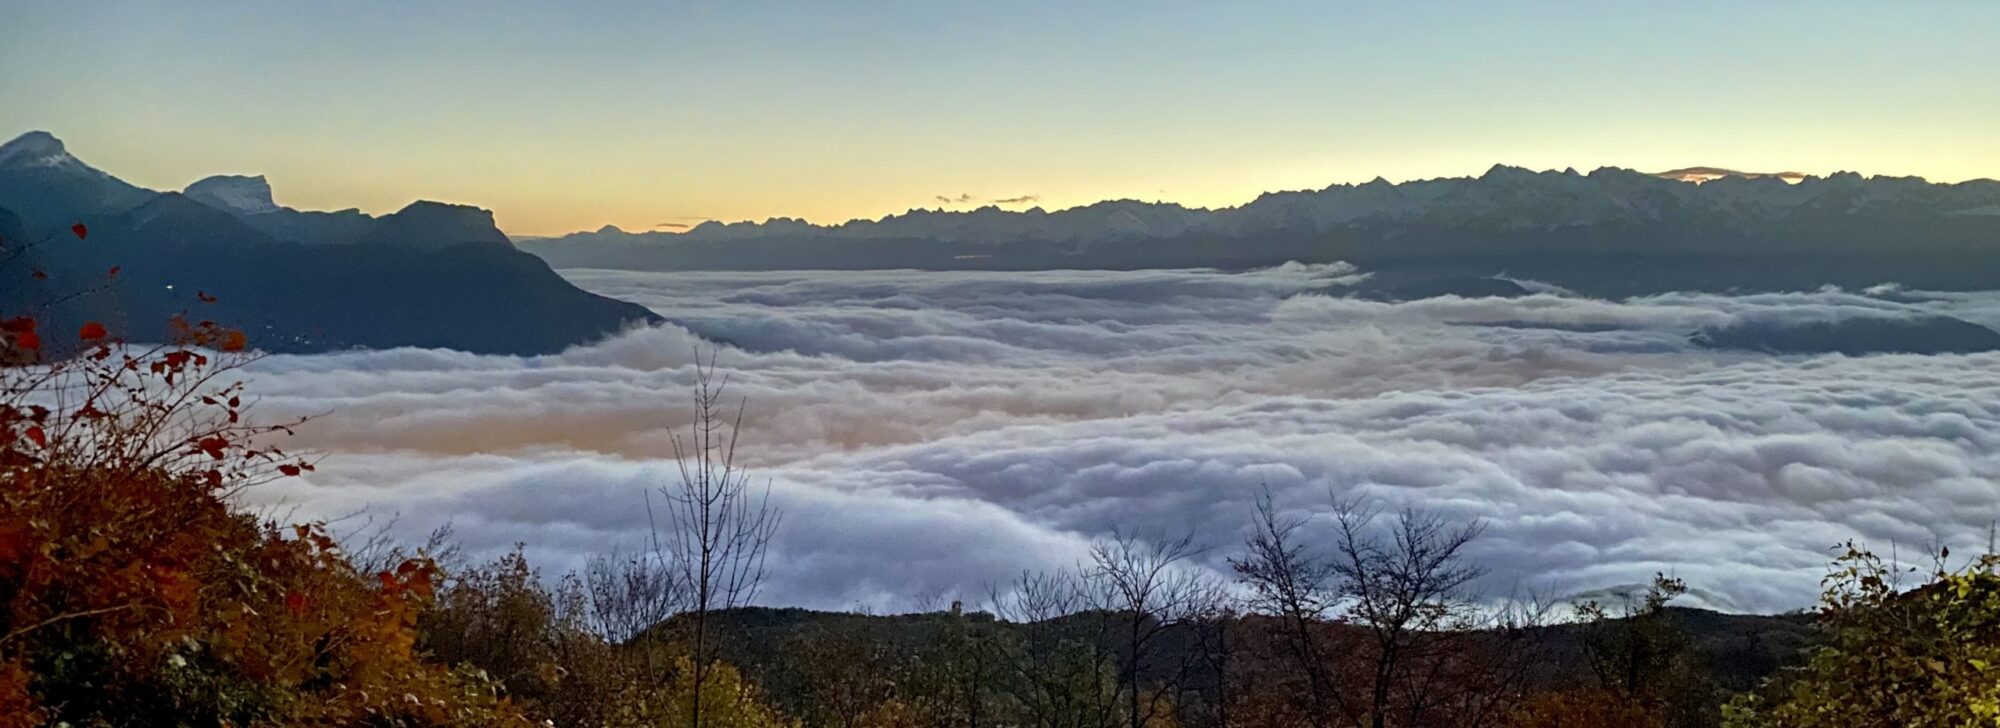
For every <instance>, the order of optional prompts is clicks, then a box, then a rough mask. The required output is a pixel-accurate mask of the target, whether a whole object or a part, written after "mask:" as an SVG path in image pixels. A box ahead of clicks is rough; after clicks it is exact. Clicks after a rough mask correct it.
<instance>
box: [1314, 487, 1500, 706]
mask: <svg viewBox="0 0 2000 728" xmlns="http://www.w3.org/2000/svg"><path fill="white" fill-rule="evenodd" d="M1333 515H1334V523H1335V525H1336V526H1337V527H1338V531H1339V534H1338V536H1337V537H1336V539H1337V540H1336V542H1335V544H1334V548H1335V550H1336V551H1337V552H1338V555H1337V556H1336V557H1335V560H1334V566H1333V570H1334V573H1336V574H1338V575H1339V576H1340V579H1341V585H1342V591H1343V592H1344V594H1343V595H1344V596H1345V597H1346V600H1347V604H1346V612H1347V615H1348V616H1349V617H1350V618H1352V619H1354V620H1355V621H1357V622H1359V623H1360V624H1362V625H1363V626H1365V627H1367V628H1368V630H1369V633H1370V635H1371V636H1372V637H1373V642H1374V654H1373V658H1374V659H1373V662H1374V666H1373V667H1374V670H1373V677H1374V680H1373V685H1372V687H1371V690H1370V691H1369V710H1368V715H1369V719H1370V725H1372V726H1374V728H1383V726H1385V725H1387V724H1388V719H1389V715H1390V713H1391V712H1402V713H1404V714H1405V715H1406V716H1407V717H1406V720H1405V722H1404V724H1405V725H1419V724H1421V719H1422V716H1423V714H1424V713H1425V711H1427V710H1428V709H1429V708H1430V707H1431V702H1430V701H1429V700H1427V698H1428V697H1429V695H1430V693H1429V691H1427V690H1423V689H1422V688H1423V687H1426V683H1424V682H1423V681H1422V680H1421V677H1422V673H1423V672H1424V671H1425V670H1426V669H1428V668H1431V667H1432V666H1433V665H1434V664H1435V663H1436V662H1437V661H1438V660H1439V659H1440V658H1444V657H1448V656H1449V653H1448V652H1443V651H1440V650H1449V649H1451V647H1450V645H1449V641H1447V640H1441V639H1438V638H1439V637H1440V636H1441V635H1446V634H1449V633H1452V632H1460V631H1464V630H1465V629H1466V628H1468V627H1470V626H1471V624H1470V623H1469V622H1470V619H1469V616H1468V612H1469V609H1468V607H1469V606H1470V603H1469V602H1468V601H1467V600H1466V599H1465V596H1466V595H1465V593H1464V590H1465V588H1466V586H1467V585H1468V584H1470V583H1471V582H1472V581H1473V580H1474V579H1477V578H1479V576H1480V574H1481V573H1482V571H1481V569H1480V568H1479V567H1477V566H1473V565H1471V564H1467V563H1465V562H1464V554H1463V551H1464V549H1465V545H1466V544H1468V543H1470V542H1471V541H1472V539H1474V538H1476V537H1478V536H1479V533H1480V531H1481V530H1483V526H1482V524H1480V523H1477V522H1474V523H1469V524H1464V525H1459V526H1453V525H1451V524H1450V523H1449V522H1447V521H1446V520H1445V518H1444V517H1443V516H1442V515H1439V514H1436V513H1432V512H1428V511H1419V510H1416V509H1409V508H1406V509H1404V510H1402V511H1401V512H1399V513H1398V514H1397V515H1396V518H1395V522H1394V523H1393V524H1391V525H1390V527H1389V535H1388V537H1387V538H1386V539H1385V538H1382V537H1380V536H1378V535H1375V534H1372V533H1370V531H1371V529H1370V526H1371V525H1372V524H1373V523H1374V522H1375V519H1376V517H1377V516H1378V515H1380V511H1378V510H1376V509H1375V508H1373V507H1371V506H1367V505H1365V504H1362V503H1359V502H1355V501H1335V503H1334V513H1333ZM1399 688H1401V689H1403V690H1404V691H1405V692H1406V694H1405V695H1403V696H1400V697H1401V698H1402V699H1401V700H1398V699H1397V698H1398V697H1399V696H1397V695H1396V694H1395V693H1396V692H1398V690H1399ZM1399 702H1400V703H1401V706H1400V707H1401V709H1402V710H1401V711H1397V710H1396V709H1397V708H1398V707H1399V706H1398V705H1397V703H1399Z"/></svg>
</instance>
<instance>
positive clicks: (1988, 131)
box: [0, 0, 2000, 234]
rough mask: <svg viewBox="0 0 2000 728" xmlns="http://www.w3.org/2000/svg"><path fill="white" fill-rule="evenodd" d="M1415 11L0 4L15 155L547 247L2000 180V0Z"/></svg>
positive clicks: (1126, 6) (4, 113)
mask: <svg viewBox="0 0 2000 728" xmlns="http://www.w3.org/2000/svg"><path fill="white" fill-rule="evenodd" d="M572 5H574V6H575V7H572ZM1389 5H1391V4H1390V3H1373V2H1371V3H1322V2H1292V3H1275V2H1270V3H1267V2H1227V3H1223V2H1097V3H1084V2H1040V1H1030V0H1017V1H1016V2H1010V3H978V4H972V3H950V4H947V3H942V2H838V3H836V2H825V3H811V4H808V3H803V2H799V3H764V2H712V3H710V2H704V3H669V2H659V3H651V2H646V3H642V2H615V1H605V2H591V3H573V4H570V3H564V4H558V3H555V2H546V3H527V2H430V3H417V2H364V1H355V2H331V3H329V2H285V1H272V0H262V1H259V2H198V3H197V2H189V3H169V2H101V3H100V2H75V3H68V2H65V3H53V2H40V1H29V0H0V136H12V135H13V134H17V133H19V132H22V131H26V130H28V129H47V130H49V131H52V132H54V133H55V134H56V135H57V136H59V137H62V138H63V139H64V140H65V141H66V142H68V143H69V146H70V150H71V151H72V152H74V153H76V154H77V155H78V156H80V157H83V158H84V159H85V160H87V161H89V162H91V163H93V164H95V165H97V166H99V167H101V168H104V169H106V170H107V171H110V172H112V173H114V174H117V175H119V176H121V177H124V178H126V179H128V180H130V181H133V182H135V183H138V184H142V185H145V186H149V187H154V188H162V189H164V188H179V187H181V186H184V185H186V184H187V183H188V182H191V181H193V180H195V179H198V178H200V177H203V176H206V175H207V174H211V173H220V172H235V173H251V174H256V173H261V174H265V175H268V176H269V177H270V179H271V182H272V184H273V186H274V187H275V188H276V191H277V198H278V201H279V202H280V203H282V204H287V205H292V206H295V207H303V208H309V209H333V208H344V207H360V208H362V209H364V210H368V211H371V212H383V211H390V210H393V209H395V208H398V207H400V206H402V205H403V204H405V203H407V202H409V201H410V200H413V199H417V198H428V199H441V200H447V201H453V202H465V203H472V204H477V205H481V206H484V207H488V208H492V209H493V210H495V212H496V213H497V215H498V218H499V221H500V224H501V226H502V227H503V228H504V229H506V230H507V231H509V232H510V233H515V234H549V233H559V232H565V231H570V230H577V229H588V228H595V227H597V226H599V225H603V224H606V223H612V224H617V225H619V226H621V227H624V228H626V229H630V230H644V229H650V228H653V227H654V226H655V225H658V224H661V223H680V224H685V223H689V222H695V221H698V220H699V219H703V218H720V219H724V220H736V219H763V218H765V217H769V216H778V215H784V216H795V217H804V218H807V219H810V220H813V221H816V222H836V221H840V220H844V219H847V218H851V217H876V216H880V215H883V214H886V213H892V212H900V211H903V210H906V209H908V208H911V207H936V206H938V205H939V203H938V202H937V200H936V199H935V197H936V196H938V195H947V196H953V197H956V196H958V195H961V194H964V195H971V196H973V197H975V198H979V199H982V200H985V199H997V198H1011V197H1021V196H1028V195H1033V196H1037V197H1039V198H1040V204H1042V205H1044V206H1048V207H1051V208H1054V207H1067V206H1072V205H1077V204H1084V203H1088V202H1092V201H1096V200H1099V199H1104V198H1116V197H1133V198H1139V199H1147V200H1153V199H1164V200H1172V201H1178V202H1183V203H1187V204H1191V205H1201V206H1224V205H1233V204H1240V203H1242V202H1246V201H1248V200H1250V199H1251V198H1253V197H1255V196H1256V195H1257V194H1258V193H1259V192H1262V191H1266V190H1275V189H1297V188H1306V187H1321V186H1325V185H1327V184H1330V183H1335V182H1360V181H1366V180H1368V179H1370V178H1373V177H1376V176H1378V175H1379V176H1383V177H1387V178H1389V179H1392V180H1404V179H1411V178H1423V177H1434V176H1461V175H1471V174H1478V173H1480V172H1482V171H1483V170H1484V169H1485V168H1486V167H1488V166H1490V165H1492V164H1493V163H1496V162H1505V163H1509V164H1516V165H1522V166H1528V167H1534V168H1561V167H1566V166H1574V167H1577V168H1579V169H1589V168H1593V167H1598V166H1606V165H1611V166H1622V167H1634V168H1639V169H1644V170H1648V171H1658V170H1662V169H1668V168H1673V167H1681V166H1690V165H1717V166H1726V167H1734V168H1740V169H1751V170H1772V171H1774V170H1779V169H1784V170H1798V171H1802V172H1810V173H1826V172H1831V171H1834V170H1840V169H1855V170H1859V171H1862V172H1866V173H1871V174H1878V173H1879V174H1915V175H1922V176H1925V177H1929V178H1931V179H1934V180H1950V181H1956V180H1962V179H1968V178H1974V177H1993V176H2000V42H1996V39H2000V2H1992V1H1991V0H1976V1H1967V2H1934V3H1922V4H1919V3H1880V2H1870V3H1861V2H1757V3H1744V2H1740V1H1739V2H1674V3H1646V4H1641V3H1624V2H1611V3H1607V2H1601V1H1595V2H1518V3H1508V4H1506V7H1498V6H1499V5H1501V4H1500V3H1473V2H1433V3H1400V4H1395V5H1396V7H1388V6H1389ZM967 206H969V205H953V206H952V207H954V208H962V207H967ZM1025 206H1026V204H1025V203H1023V204H1015V205H1011V207H1013V208H1021V207H1025Z"/></svg>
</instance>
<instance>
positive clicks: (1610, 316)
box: [252, 265, 2000, 611]
mask: <svg viewBox="0 0 2000 728" xmlns="http://www.w3.org/2000/svg"><path fill="white" fill-rule="evenodd" d="M568 275H569V277H571V278H572V279H573V280H575V281H577V282H578V283H579V284H581V285H583V286H584V287H586V288H589V289H591V290H593V291H596V292H599V293H604V294H607V295H611V296H616V297H620V298H624V299H626V300H632V301H636V302H638V303H641V304H644V305H646V306H649V307H651V308H653V309H654V310H655V311H658V312H660V313H662V314H663V315H666V316H667V317H669V318H670V319H672V320H673V321H674V324H673V325H669V326H662V327H657V328H651V329H645V330H638V331H631V332H628V333H626V334H624V335H621V336H618V337H615V338H613V339H610V340H608V341H605V342H603V343H601V344H598V345H595V346H590V347H582V348H577V349H572V350H570V351H568V352H565V353H563V354H560V355H555V356H546V357H534V358H519V357H496V356H475V355H469V354H463V353H457V352H449V351H436V350H413V349H402V350H392V351H378V352H354V353H338V354H325V355H315V356H284V357H273V358H271V359H267V360H265V361H263V362H261V363H260V364H259V365H258V366H257V368H256V371H255V372H253V380H254V381H253V383H252V388H253V390H254V391H256V392H259V393H261V394H262V395H263V400H262V401H261V402H260V403H259V408H260V412H261V413H263V414H264V415H266V416H273V417H276V416H283V415H291V414H305V413H319V412H327V413H330V414H328V415H327V416H325V417H323V418H321V419H319V420H318V421H316V422H314V423H312V424H310V425H309V426H308V427H307V428H305V430H304V431H303V432H302V433H301V434H300V436H299V439H300V440H302V441H303V442H301V443H296V444H303V445H307V446H310V447H313V448H317V449H319V450H321V451H323V452H326V453H328V457H327V460H326V462H325V463H324V464H323V466H322V467H321V469H320V472H319V473H316V474H314V475H312V476H311V477H309V478H305V479H290V480H286V481H283V482H280V483H277V484H273V485H271V486H267V487H265V488H263V489H261V490H259V491H258V492H256V493H254V494H253V495H252V497H253V498H256V499H258V500H259V501H260V502H262V503H266V504H280V503H281V504H285V505H286V506H287V507H290V508H293V509H295V511H296V514H297V515H299V516H302V517H309V516H332V515H338V514H341V513H346V512H349V511H352V510H355V509H359V508H363V507H367V508H369V509H370V510H371V512H373V513H375V514H378V515H388V514H397V515H398V516H399V517H400V520H399V521H398V523H397V528H398V529H399V530H401V531H402V532H403V533H404V534H406V535H411V536H414V535H416V534H420V533H421V532H423V531H426V530H428V529H429V528H432V527H434V526H436V525H438V524H441V523H444V522H446V521H449V522H451V523H452V524H453V525H454V527H455V529H456V530H457V532H458V533H459V535H460V536H461V537H462V538H463V539H465V541H466V546H467V547H468V548H470V549H471V550H473V551H474V552H478V553H492V552H497V551H499V550H503V549H506V548H508V547H510V546H511V545H512V544H513V543H515V542H521V543H525V544H527V546H528V548H529V551H530V554H531V556H532V557H533V558H535V559H537V560H538V561H540V562H542V563H544V564H547V565H548V566H549V567H550V568H553V569H561V568H564V567H566V566H569V565H573V564H575V563H577V562H578V561H579V560H580V559H581V558H583V557H584V556H585V555H587V554H590V553H593V552H600V551H607V550H611V549H614V548H633V547H636V546H638V545H640V544H641V543H642V542H643V540H644V537H645V534H646V532H647V528H648V525H647V518H646V497H647V496H646V493H647V492H648V490H649V489H650V488H653V487H656V486H657V485H660V484H663V483H665V482H667V479H669V478H671V477H673V470H672V463H671V461H669V460H665V459H663V458H664V457H665V454H666V453H667V445H666V437H667V432H668V431H669V430H670V429H671V428H675V427H684V426H685V425H686V421H687V414H686V413H687V404H688V386H689V384H690V382H691V381H692V376H693V370H692V363H693V361H694V357H695V353H696V351H697V350H700V349H704V348H710V347H716V346H720V347H721V356H720V359H721V364H722V366H723V367H724V368H725V369H726V370H728V371H729V373H730V375H731V380H730V388H731V391H733V392H734V393H736V394H738V395H741V396H744V397H746V398H748V401H749V416H748V417H747V424H746V430H747V432H746V440H745V444H744V449H745V452H746V453H747V454H748V455H749V457H750V458H751V460H752V462H753V464H754V466H755V468H756V470H757V472H758V473H759V474H760V475H761V476H763V477H766V478H768V480H769V482H770V484H771V487H772V489H773V492H774V496H773V498H774V500H775V501H777V502H778V503H779V504H781V505H782V507H784V508H785V510H786V511H787V516H786V522H785V526H784V529H783V531H782V533H781V535H780V537H779V539H778V542H777V544H776V546H775V551H774V554H773V559H772V563H773V564H774V565H775V567H776V569H775V573H774V575H773V579H772V581H771V583H770V585H769V587H768V589H767V591H766V592H765V594H766V601H770V602H775V603H786V604H799V605H805V606H816V607H834V608H847V607H853V606H855V605H857V604H860V605H866V606H868V607H870V608H876V609H894V608H898V607H902V606H906V605H907V604H908V603H909V600H910V599H911V598H913V597H915V596H917V595H920V594H930V593H944V594H957V595H961V596H965V597H968V598H972V597H974V596H976V595H978V594H980V593H982V592H983V591H984V589H985V585H986V584H987V583H988V582H994V581H1002V580H1005V579H1007V578H1009V577H1010V576H1012V575H1014V574H1018V573H1019V572H1020V571H1021V570H1022V569H1026V568H1042V567H1055V566H1062V565H1066V564H1069V563H1073V562H1074V561H1075V560H1076V559H1077V558H1078V557H1079V556H1080V555H1081V554H1082V553H1083V549H1084V548H1085V546H1086V544H1087V543H1088V541H1089V540H1090V539H1092V538H1094V537H1097V536H1101V535H1104V534H1107V533H1109V532H1110V531H1111V530H1113V529H1118V530H1121V531H1124V532H1127V533H1138V534H1154V535H1179V534H1181V533H1185V532H1188V531H1190V530H1191V531H1193V532H1195V533H1196V534H1197V539H1198V540H1200V541H1202V542H1204V543H1206V544H1208V545H1210V546H1211V547H1212V548H1211V550H1210V551H1209V552H1208V555H1207V556H1206V557H1205V558H1207V559H1208V564H1209V565H1210V566H1212V567H1215V568H1217V569H1218V570H1219V571H1221V570H1226V567H1225V565H1224V559H1226V558H1227V557H1228V556H1230V555H1232V554H1233V553H1234V552H1235V550H1236V548H1237V545H1238V544H1239V543H1240V541H1241V537H1242V532H1243V528H1244V526H1245V525H1246V523H1247V519H1248V517H1249V515H1250V508H1251V506H1250V503H1251V500H1252V499H1253V498H1254V497H1255V495H1256V494H1257V493H1258V492H1259V491H1260V489H1261V488H1263V487H1269V488H1270V489H1272V491H1273V493H1274V494H1275V495H1276V497H1277V499H1278V501H1279V502H1280V504H1281V505H1282V506H1284V507H1286V508H1293V509H1313V508H1318V507H1320V506H1322V505H1324V504H1325V503H1326V501H1327V499H1328V497H1329V494H1330V493H1331V494H1343V495H1358V494H1365V495H1371V496H1376V497H1379V498H1381V499H1383V500H1385V501H1386V502H1388V503H1391V504H1410V505H1420V506H1424V507H1429V508H1435V509H1440V510H1443V511H1446V512H1448V513H1450V514H1452V515H1454V516H1457V517H1462V518H1483V519H1486V520H1487V521H1488V523H1489V528H1488V530H1487V532H1486V536H1485V537H1484V538H1483V539H1482V540H1481V541H1479V542H1477V552H1476V556H1477V558H1479V559H1480V560H1481V562H1482V563H1483V564H1485V565H1486V566H1487V567H1488V568H1489V569H1490V570H1491V573H1490V575H1489V577H1488V579H1487V586H1488V587H1489V588H1491V589H1493V590H1495V591H1506V590H1513V589H1523V590H1527V589H1532V590H1535V591H1538V592H1543V593H1571V592H1578V591H1584V590H1589V589H1596V588H1604V587H1610V586H1617V585H1621V584H1628V583H1633V582H1639V581H1643V580H1644V579H1645V578H1647V577H1648V576H1650V575H1651V574H1652V573H1653V572H1655V571H1669V572H1674V573H1677V574H1679V575H1680V576H1682V577H1684V578H1686V579H1688V580H1689V582H1690V583H1691V584H1692V585H1693V586H1695V587H1697V588H1699V589H1700V590H1702V592H1703V593H1704V594H1707V595H1709V596H1708V597H1707V601H1708V603H1709V604H1711V605H1712V606H1718V607H1722V608H1728V609H1737V610H1754V611H1772V610H1782V609H1788V608H1793V607H1799V606H1804V605H1806V604H1808V603H1810V601H1811V600H1812V598H1813V596H1814V595H1815V594H1816V592H1817V583H1818V578H1819V576H1820V574H1821V573H1822V571H1823V568H1824V565H1825V562H1826V561H1827V559H1828V557H1829V552H1828V548H1829V547H1831V546H1832V545H1834V544H1835V543H1838V542H1840V541H1842V540H1845V539H1849V538H1856V539H1863V540H1866V541H1868V542H1870V543H1872V544H1876V545H1878V546H1881V547H1884V548H1886V547H1887V546H1888V545H1889V544H1892V543H1893V544H1899V545H1900V546H1901V547H1902V548H1904V549H1906V550H1907V549H1910V548H1914V547H1920V546H1923V545H1925V544H1928V543H1931V542H1936V541H1943V542H1949V543H1965V544H1968V545H1970V544H1971V543H1978V544H1980V545H1983V543H1984V540H1985V534H1986V532H1987V528H1988V524H1990V523H1992V522H1993V520H1994V519H1995V518H1996V517H2000V498H1996V495H2000V487H1996V486H1995V485H1994V483H1995V482H1996V480H1995V476H1996V475H2000V366H1996V365H2000V356H1996V355H1953V356H1874V357H1862V358H1847V357H1841V356H1826V357H1771V356H1763V355H1750V354H1743V353H1730V352H1714V351H1703V350H1699V349H1696V348H1694V347H1692V346H1690V345H1689V344H1688V342H1687V338H1686V334H1687V333H1689V332H1690V331H1693V330H1696V329H1699V328H1701V327H1705V326H1713V325H1718V324H1726V323H1729V322H1732V321H1742V320H1827V319H1834V318H1840V317H1845V316H1857V315H1867V316H1878V317H1879V316H1890V317H1893V316H1916V315H1922V314H1946V315H1953V316H1958V317H1960V318H1964V319H1966V320H1970V321H1974V322H1976V323H1981V324H1985V325H1989V326H1990V325H1994V324H1996V323H2000V295H1994V294H1949V295H1942V294H1940V295H1931V294H1923V293H1912V292H1904V291H1898V290H1894V289H1891V288H1884V289H1881V290H1877V291H1871V292H1870V293H1869V294H1857V293H1847V292H1841V291H1834V290H1827V291H1820V292H1815V293H1799V294H1765V295H1753V296H1715V295H1697V294H1674V295H1666V296H1657V297H1650V298H1644V299H1635V300H1630V301H1624V302H1609V301H1600V300H1589V299H1582V298H1576V297H1572V296H1567V295H1564V294H1563V293H1562V292H1561V291H1549V292H1547V293H1541V294H1537V295H1534V296H1529V297H1525V298H1517V299H1461V298H1456V297H1444V298H1435V299H1427V300H1420V301H1411V302H1405V303H1379V302H1370V301H1361V300H1355V299H1347V298H1340V297H1333V296H1328V295H1322V294H1321V293H1318V292H1321V291H1325V290H1328V289H1329V288H1331V290H1333V291H1335V292H1338V290H1339V287H1340V286H1341V285H1342V284H1345V283H1351V282H1353V281H1354V280H1355V279H1356V277H1357V275H1356V272H1355V271H1353V270H1352V269H1349V268H1345V267H1342V266H1300V265H1291V266H1285V267H1281V268H1276V269H1269V270H1263V271H1254V272H1248V273H1234V274H1231V273H1220V272H1214V271H1147V272H1080V271H1056V272H1046V273H1028V274H1013V273H1007V274H1002V273H922V272H909V271H878V272H855V273H826V272H808V273H698V274H687V273H683V274H651V273H627V272H609V271H570V272H569V273H568ZM655 497H657V496H655ZM1961 550H1962V551H1970V549H1961Z"/></svg>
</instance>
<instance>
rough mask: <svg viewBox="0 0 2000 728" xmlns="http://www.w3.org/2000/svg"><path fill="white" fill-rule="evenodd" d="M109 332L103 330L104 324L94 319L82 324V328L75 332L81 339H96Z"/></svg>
mask: <svg viewBox="0 0 2000 728" xmlns="http://www.w3.org/2000/svg"><path fill="white" fill-rule="evenodd" d="M109 334H110V332H108V331H105V330H104V324H100V323H98V322H96V321H92V322H90V323H87V324H84V325H83V330H82V331H79V332H77V336H78V337H79V338H81V339H83V340H84V341H96V340H98V339H102V338H104V337H105V336H107V335H109Z"/></svg>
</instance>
